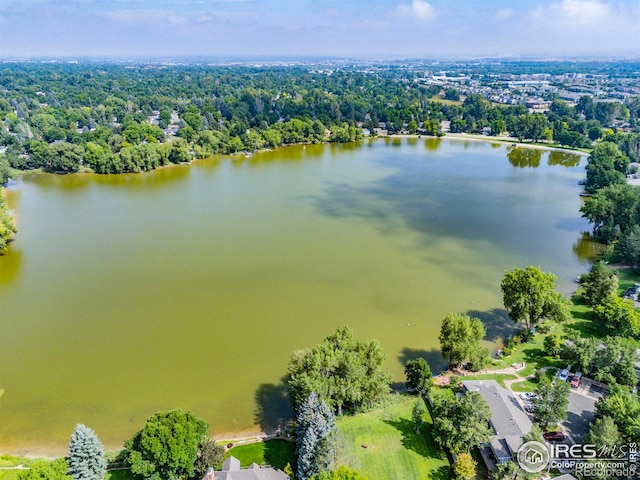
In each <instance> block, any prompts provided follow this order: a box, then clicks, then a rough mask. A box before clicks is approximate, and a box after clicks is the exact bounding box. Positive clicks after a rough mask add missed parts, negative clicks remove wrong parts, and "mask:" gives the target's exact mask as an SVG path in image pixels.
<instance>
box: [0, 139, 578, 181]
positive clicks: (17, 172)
mask: <svg viewBox="0 0 640 480" xmlns="http://www.w3.org/2000/svg"><path fill="white" fill-rule="evenodd" d="M384 138H433V139H443V138H445V139H449V140H471V141H475V142H488V143H499V144H512V145H513V146H516V147H522V148H535V149H538V150H550V151H558V152H566V153H573V154H575V155H580V156H582V157H588V156H589V155H590V154H589V153H587V152H583V151H581V150H573V149H570V148H563V147H556V146H551V145H550V146H546V145H540V144H533V143H526V142H519V141H518V139H516V138H513V137H504V136H496V137H492V136H487V135H481V134H476V133H445V134H443V135H442V136H441V137H437V136H433V135H420V134H391V135H378V136H375V137H371V136H369V137H364V138H362V139H361V140H356V141H354V142H337V143H339V144H344V143H358V142H364V141H365V140H377V139H384ZM331 143H332V142H320V143H318V144H313V143H310V142H301V143H292V144H290V145H280V146H279V147H276V148H261V149H260V150H253V151H242V152H237V153H224V154H218V153H217V154H214V155H211V156H210V157H205V158H193V159H192V160H191V161H189V162H183V163H169V164H167V165H160V166H158V167H156V168H154V169H153V170H145V171H140V172H122V173H106V174H104V173H96V172H94V171H93V170H91V169H89V168H88V167H86V168H84V169H82V170H80V171H78V172H69V173H67V172H45V171H43V170H42V169H41V168H36V169H33V170H18V169H15V168H12V169H11V171H12V173H14V174H15V175H16V176H23V175H42V174H45V175H83V174H91V175H139V174H144V173H151V172H155V171H156V170H163V169H166V168H173V167H178V166H186V165H193V164H195V163H197V162H200V161H202V160H208V159H211V158H218V159H223V158H229V159H233V158H238V157H244V158H248V157H250V156H252V155H255V154H256V153H263V152H275V151H278V150H280V149H283V148H289V147H299V146H305V145H329V144H331ZM9 186H10V183H9V184H7V187H9Z"/></svg>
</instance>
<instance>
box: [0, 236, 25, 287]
mask: <svg viewBox="0 0 640 480" xmlns="http://www.w3.org/2000/svg"><path fill="white" fill-rule="evenodd" d="M11 243H13V241H12V242H11ZM21 266H22V250H14V249H12V248H11V244H10V246H9V249H8V250H7V252H6V253H5V254H4V255H0V286H4V285H8V284H9V283H11V282H13V281H14V280H15V279H16V278H17V277H18V274H19V273H20V268H21Z"/></svg>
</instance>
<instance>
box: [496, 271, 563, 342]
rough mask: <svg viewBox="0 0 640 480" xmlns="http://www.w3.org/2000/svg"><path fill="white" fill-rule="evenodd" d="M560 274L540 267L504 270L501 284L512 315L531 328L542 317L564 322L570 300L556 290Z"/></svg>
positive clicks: (512, 317)
mask: <svg viewBox="0 0 640 480" xmlns="http://www.w3.org/2000/svg"><path fill="white" fill-rule="evenodd" d="M556 280H557V277H556V276H555V275H554V274H553V273H548V272H543V271H542V270H540V268H539V267H532V266H529V267H526V268H515V269H514V270H513V271H511V272H505V275H504V278H503V280H502V284H501V285H500V287H501V289H502V295H503V297H502V298H503V303H504V306H505V308H506V309H507V312H508V314H509V318H511V320H513V321H514V322H516V323H518V322H524V323H525V325H526V326H527V328H528V329H529V331H533V329H534V328H535V326H536V325H537V324H538V322H540V321H541V320H542V319H545V318H550V319H553V320H556V321H562V320H565V319H567V318H568V317H569V304H570V301H569V300H568V299H567V298H565V297H564V296H563V295H562V294H561V293H560V292H558V291H557V290H556V288H557V286H556Z"/></svg>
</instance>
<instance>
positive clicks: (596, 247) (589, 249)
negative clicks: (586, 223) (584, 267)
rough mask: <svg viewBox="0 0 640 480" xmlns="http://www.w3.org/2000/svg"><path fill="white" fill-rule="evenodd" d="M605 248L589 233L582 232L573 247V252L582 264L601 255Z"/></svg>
mask: <svg viewBox="0 0 640 480" xmlns="http://www.w3.org/2000/svg"><path fill="white" fill-rule="evenodd" d="M604 247H605V246H604V245H603V244H601V243H598V242H596V241H595V240H594V239H593V237H592V236H591V234H590V233H589V232H582V234H581V235H580V237H579V238H578V240H577V241H576V243H575V244H574V245H573V252H574V253H575V255H576V257H577V258H578V259H579V260H580V261H581V262H583V263H586V262H590V261H592V260H593V259H594V258H596V257H597V256H598V255H600V253H602V250H603V249H604Z"/></svg>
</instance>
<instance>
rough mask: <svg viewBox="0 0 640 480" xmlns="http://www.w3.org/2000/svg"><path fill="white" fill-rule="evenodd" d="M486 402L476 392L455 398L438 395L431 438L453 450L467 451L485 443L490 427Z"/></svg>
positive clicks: (489, 414) (489, 416)
mask: <svg viewBox="0 0 640 480" xmlns="http://www.w3.org/2000/svg"><path fill="white" fill-rule="evenodd" d="M489 418H491V411H490V410H489V405H487V402H486V401H485V400H484V398H482V397H481V396H480V394H479V393H477V392H467V393H466V394H465V395H464V396H463V397H462V398H461V399H460V400H458V399H457V398H456V397H448V396H447V397H444V396H442V397H438V398H437V399H436V400H435V402H434V406H433V427H432V430H431V431H432V435H433V439H434V440H435V441H436V442H437V443H438V444H439V445H440V446H442V447H446V448H449V449H450V450H451V451H453V452H455V453H459V452H468V451H469V450H470V449H471V448H472V447H474V446H476V445H479V444H480V443H482V442H486V441H487V440H488V439H489V436H490V434H491V429H490V428H489Z"/></svg>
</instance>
